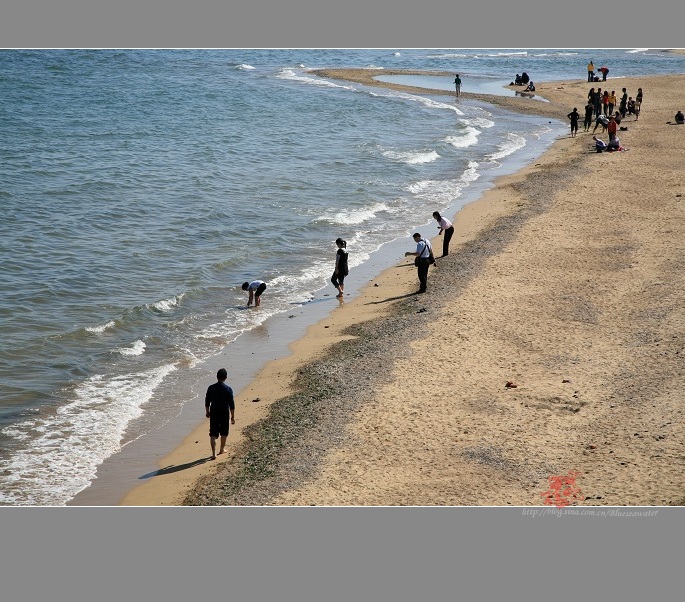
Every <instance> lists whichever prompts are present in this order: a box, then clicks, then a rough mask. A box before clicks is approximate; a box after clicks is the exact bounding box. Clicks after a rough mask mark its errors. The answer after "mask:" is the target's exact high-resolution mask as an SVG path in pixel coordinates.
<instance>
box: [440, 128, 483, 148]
mask: <svg viewBox="0 0 685 602" xmlns="http://www.w3.org/2000/svg"><path fill="white" fill-rule="evenodd" d="M480 133H481V132H480V130H477V129H476V128H474V127H471V126H468V127H467V128H466V129H465V130H464V133H463V134H462V135H461V136H447V137H445V138H444V141H445V142H447V144H450V145H451V146H453V147H454V148H467V147H469V146H473V145H474V144H476V143H477V142H478V135H479V134H480Z"/></svg>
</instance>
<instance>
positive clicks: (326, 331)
mask: <svg viewBox="0 0 685 602" xmlns="http://www.w3.org/2000/svg"><path fill="white" fill-rule="evenodd" d="M384 73H389V72H388V71H384ZM403 73H405V72H403ZM325 75H327V76H329V77H336V78H346V79H351V80H354V81H362V82H364V83H367V84H371V83H373V82H371V81H369V78H370V76H372V75H373V73H369V71H368V70H339V71H336V72H327V73H325ZM374 85H375V84H374ZM383 85H384V86H390V84H383ZM604 85H606V86H608V87H609V89H616V90H617V92H619V94H620V89H621V88H622V87H624V86H625V87H626V88H627V89H628V92H629V94H630V95H631V96H634V95H635V92H636V91H637V88H638V86H639V87H642V88H643V90H644V94H645V100H644V102H643V108H642V113H641V115H640V118H639V121H635V120H634V118H633V117H632V116H629V117H627V118H626V119H625V120H624V121H623V122H622V124H621V125H623V126H627V127H628V131H626V132H619V134H620V138H621V141H622V144H623V145H624V146H625V147H627V148H628V149H629V150H628V151H627V152H622V153H603V154H597V153H594V152H592V151H591V143H592V134H591V133H585V132H583V131H582V125H581V131H580V132H579V134H578V136H577V137H576V138H571V137H570V135H569V136H565V137H563V138H561V139H559V140H558V141H557V142H555V144H554V145H553V146H552V148H551V149H550V150H548V151H547V152H546V153H545V154H544V155H543V156H542V157H541V158H540V159H539V160H538V161H536V162H535V164H534V165H531V166H529V167H527V168H525V169H524V170H522V171H520V172H518V173H516V174H514V175H511V176H505V177H502V178H500V179H498V180H497V181H496V186H495V187H494V188H493V189H491V190H489V191H488V192H487V193H486V194H485V195H484V196H483V198H482V199H480V200H479V201H477V202H475V203H472V204H470V205H468V206H467V207H465V208H464V209H463V210H462V211H460V212H459V213H458V215H457V216H456V218H455V220H453V221H454V222H455V229H456V232H455V236H454V237H453V239H452V245H451V252H450V256H449V257H448V258H445V259H441V260H439V264H438V267H437V268H431V272H430V275H429V291H428V293H427V294H426V295H414V294H413V292H414V291H415V290H416V288H417V279H416V271H415V269H414V268H413V267H412V266H411V265H410V262H409V260H402V261H399V262H398V264H397V266H396V267H395V268H391V269H389V270H387V271H386V272H385V273H384V274H382V275H381V276H380V277H378V278H376V279H374V281H372V282H371V283H370V284H369V285H368V286H367V287H366V288H365V289H364V290H363V291H362V292H361V294H360V295H359V296H358V297H357V298H355V299H354V300H352V301H349V302H346V303H345V304H344V305H342V306H340V307H339V308H336V310H335V311H333V312H332V314H331V315H330V316H329V317H328V318H326V319H325V320H323V321H322V322H320V323H318V324H316V325H314V326H312V327H311V328H310V329H309V330H308V333H307V335H306V336H305V337H304V338H302V339H301V340H299V341H297V342H296V343H295V344H294V345H293V346H292V354H291V355H290V356H288V357H286V358H283V359H280V360H277V361H274V362H271V363H270V364H269V365H267V366H266V367H265V369H264V370H263V371H262V372H261V373H260V374H259V376H258V377H257V378H256V379H255V381H254V382H253V383H251V384H250V386H249V387H247V388H246V389H245V390H244V391H242V392H241V395H240V396H239V398H238V400H237V402H238V406H237V410H236V419H237V420H236V422H237V424H236V427H234V429H233V430H232V432H231V435H230V437H229V445H228V449H227V451H228V453H227V454H225V455H224V456H220V457H219V460H217V462H214V463H204V464H200V465H195V466H193V463H194V462H196V461H197V460H198V458H199V457H205V456H206V454H207V452H208V447H209V444H208V437H207V432H206V429H207V425H206V424H204V423H203V424H202V425H200V426H199V427H198V429H197V430H196V431H195V432H194V433H192V434H191V435H189V436H188V437H187V438H186V440H185V441H184V443H183V445H182V446H181V447H179V448H178V449H177V450H175V451H174V452H173V453H172V454H170V455H169V456H167V457H166V458H164V459H163V460H162V461H161V463H160V468H161V469H162V470H161V471H160V474H159V475H158V476H156V477H154V478H152V479H150V480H149V481H148V482H147V483H146V484H145V485H142V486H140V487H138V488H136V489H134V490H133V491H131V492H130V493H129V494H128V495H127V496H126V497H125V498H124V500H123V501H122V504H124V505H143V506H144V505H179V504H182V503H186V504H213V505H217V504H246V505H457V506H462V505H489V506H490V505H492V506H500V505H502V506H503V505H507V504H510V505H541V504H543V503H545V501H546V500H548V501H549V499H550V496H549V494H547V495H546V494H545V492H549V491H554V478H555V477H563V476H564V475H570V478H571V479H573V483H572V484H574V486H575V489H573V492H575V493H576V494H577V495H576V496H575V498H572V497H571V495H570V492H568V493H567V495H566V496H565V497H564V498H563V499H562V500H561V502H560V503H562V504H563V503H566V502H570V503H573V504H575V505H619V506H628V505H668V504H679V505H681V504H682V503H683V501H684V500H685V493H684V492H685V486H684V485H685V471H683V465H684V464H685V449H684V447H683V441H684V438H683V435H684V434H685V433H684V430H685V427H684V422H683V407H684V402H685V394H684V393H683V383H684V382H685V379H684V378H683V372H684V369H683V364H684V362H683V355H684V354H685V349H684V343H685V322H684V318H685V309H684V307H685V306H684V304H683V303H682V297H683V292H684V291H685V280H684V276H683V274H684V270H683V268H684V267H685V200H683V196H682V195H683V194H684V193H685V182H684V176H683V173H685V172H684V170H683V168H682V165H683V158H684V154H685V153H684V151H683V142H684V140H685V126H675V125H670V124H669V123H668V122H669V121H672V120H673V115H674V114H675V112H676V110H677V109H679V108H680V109H685V104H683V103H682V102H681V100H682V99H683V98H685V76H659V77H649V78H648V77H644V78H626V79H619V80H612V79H611V78H610V79H609V80H608V81H607V82H604V83H603V84H602V87H604ZM392 87H397V86H392ZM405 89H406V88H405ZM587 90H588V83H587V82H586V81H583V80H578V81H574V82H560V83H543V84H541V85H538V87H537V93H538V94H540V95H542V96H544V97H545V98H547V99H549V100H550V101H551V102H549V103H542V102H540V101H535V100H531V99H526V98H509V97H491V96H479V97H477V98H479V99H481V100H487V101H488V102H493V103H496V104H498V105H500V106H503V107H507V108H511V109H514V110H519V111H525V112H530V113H538V114H544V115H547V116H550V117H557V118H561V119H564V120H566V117H565V116H566V114H567V113H568V112H570V111H571V109H572V108H573V107H574V106H575V107H578V109H579V111H580V112H581V113H582V107H583V106H584V104H585V99H586V95H587ZM421 92H422V93H423V94H425V93H426V91H425V90H422V91H421ZM463 97H464V99H467V98H476V97H474V96H473V95H469V94H468V91H466V90H465V91H464V93H463ZM456 102H459V101H456ZM605 139H606V136H605ZM450 217H451V216H450ZM433 243H434V246H435V248H436V249H440V247H441V243H440V240H439V239H433ZM412 246H413V245H412V243H411V240H408V241H407V249H408V250H411V248H412ZM353 277H354V274H351V275H350V278H353ZM229 380H230V377H229ZM508 382H511V383H513V384H515V385H516V386H515V387H506V386H505V384H506V383H508ZM254 399H259V401H252V400H254ZM288 404H290V405H288ZM291 417H294V418H293V419H292V420H291V419H290V418H291ZM286 423H287V424H286ZM279 425H283V428H282V429H281V430H278V427H279ZM265 441H266V444H265V443H264V442H265ZM260 445H261V447H259V446H260ZM255 446H257V448H255ZM255 449H257V451H255ZM184 465H188V466H189V467H188V468H187V469H185V470H170V468H173V467H174V466H178V467H182V466H184ZM550 479H552V480H550ZM556 482H557V483H558V482H559V479H557V480H556ZM550 484H552V487H551V488H550ZM557 501H558V502H559V500H557Z"/></svg>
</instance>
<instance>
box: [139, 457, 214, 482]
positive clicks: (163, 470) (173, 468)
mask: <svg viewBox="0 0 685 602" xmlns="http://www.w3.org/2000/svg"><path fill="white" fill-rule="evenodd" d="M210 461H211V456H209V457H207V458H200V459H199V460H194V461H193V462H187V463H186V464H179V465H178V466H177V465H175V464H172V465H171V466H165V467H164V468H160V469H159V470H155V471H153V472H148V473H147V474H144V475H142V476H140V477H138V479H151V478H152V477H158V476H161V475H165V474H172V473H174V472H179V471H180V470H186V469H188V468H192V467H193V466H199V465H200V464H204V463H205V462H210Z"/></svg>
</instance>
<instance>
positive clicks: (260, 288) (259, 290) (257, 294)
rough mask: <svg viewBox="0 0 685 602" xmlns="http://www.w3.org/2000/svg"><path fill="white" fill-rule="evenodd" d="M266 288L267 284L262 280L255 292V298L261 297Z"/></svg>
mask: <svg viewBox="0 0 685 602" xmlns="http://www.w3.org/2000/svg"><path fill="white" fill-rule="evenodd" d="M265 290H266V284H265V283H264V282H262V283H261V284H260V285H259V286H258V287H257V290H256V291H255V292H254V296H255V298H257V297H261V295H262V293H263V292H264V291H265Z"/></svg>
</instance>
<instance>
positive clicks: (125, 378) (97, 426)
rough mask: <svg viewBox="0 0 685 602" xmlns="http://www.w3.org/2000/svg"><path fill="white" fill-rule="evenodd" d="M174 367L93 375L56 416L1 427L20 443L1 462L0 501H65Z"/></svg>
mask: <svg viewBox="0 0 685 602" xmlns="http://www.w3.org/2000/svg"><path fill="white" fill-rule="evenodd" d="M175 369H176V368H175V366H173V365H171V364H169V365H166V366H160V367H159V368H154V369H152V370H146V371H144V372H139V373H137V374H125V375H122V376H116V377H110V378H108V377H104V376H93V377H91V378H90V379H88V380H87V381H86V382H85V383H83V384H82V385H80V386H79V387H78V389H77V390H76V392H75V393H76V398H75V400H74V401H72V402H70V403H67V404H66V405H63V406H61V407H60V408H58V410H57V412H56V413H55V414H54V415H51V416H50V415H44V414H41V415H39V416H37V417H32V418H30V419H29V420H25V421H23V422H20V423H18V424H15V425H12V426H11V427H7V428H5V429H3V431H2V432H3V434H4V435H6V436H8V437H11V438H13V439H15V440H18V441H21V442H22V443H23V445H22V446H21V449H20V450H18V451H17V452H16V453H14V454H13V455H12V457H11V459H10V460H9V461H8V462H6V463H3V464H0V474H1V475H2V477H1V478H2V480H1V482H2V487H0V504H3V503H4V504H11V505H20V506H27V505H28V506H63V505H65V504H66V503H67V502H68V501H69V500H70V499H72V498H73V497H74V496H75V495H76V494H77V493H78V492H79V491H82V490H83V489H85V488H86V487H88V485H90V483H91V481H92V480H93V479H94V478H95V476H96V471H97V467H98V466H99V465H100V464H101V463H102V462H103V461H104V460H105V459H106V458H108V457H109V456H111V455H112V454H114V453H116V452H118V451H119V450H120V449H121V438H122V436H123V434H124V432H125V430H126V427H127V426H128V424H129V422H130V421H131V420H133V419H134V418H137V417H139V416H140V415H141V414H142V409H141V407H142V406H143V405H144V404H146V403H147V402H148V401H149V400H150V399H151V398H152V395H153V394H154V391H155V389H156V388H157V387H158V386H159V385H160V384H161V383H162V381H163V380H164V379H165V378H166V376H167V375H168V374H169V373H171V372H172V371H174V370H175ZM28 482H30V483H31V486H30V487H27V486H26V483H28Z"/></svg>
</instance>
